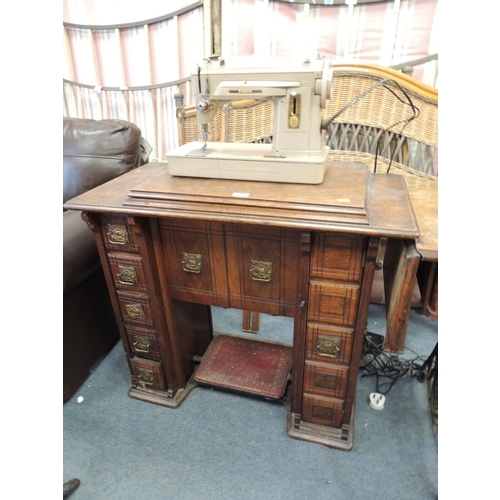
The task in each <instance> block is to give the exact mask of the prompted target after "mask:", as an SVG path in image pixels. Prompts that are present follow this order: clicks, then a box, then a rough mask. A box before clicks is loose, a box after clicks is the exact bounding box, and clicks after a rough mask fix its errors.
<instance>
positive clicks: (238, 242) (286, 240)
mask: <svg viewBox="0 0 500 500" xmlns="http://www.w3.org/2000/svg"><path fill="white" fill-rule="evenodd" d="M225 236H226V252H227V272H228V278H229V291H230V295H229V296H230V303H231V307H234V308H236V309H243V310H247V311H261V312H265V313H267V314H273V315H281V316H293V315H294V306H295V299H296V296H297V286H298V283H297V280H298V273H297V269H298V268H299V255H300V254H299V236H300V233H299V232H298V231H294V230H286V229H279V228H275V227H266V226H243V225H239V224H226V225H225Z"/></svg>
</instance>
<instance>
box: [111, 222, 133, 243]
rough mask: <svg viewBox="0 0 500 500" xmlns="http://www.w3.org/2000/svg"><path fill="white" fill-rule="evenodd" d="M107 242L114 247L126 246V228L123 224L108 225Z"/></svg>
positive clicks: (128, 240)
mask: <svg viewBox="0 0 500 500" xmlns="http://www.w3.org/2000/svg"><path fill="white" fill-rule="evenodd" d="M107 235H108V241H109V242H110V243H113V244H115V245H126V244H127V243H130V239H129V237H128V231H127V226H124V225H123V224H108V232H107Z"/></svg>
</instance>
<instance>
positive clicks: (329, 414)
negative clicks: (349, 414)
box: [302, 394, 344, 427]
mask: <svg viewBox="0 0 500 500" xmlns="http://www.w3.org/2000/svg"><path fill="white" fill-rule="evenodd" d="M343 413H344V401H342V400H339V399H333V398H327V397H325V396H314V395H312V394H304V398H303V401H302V420H304V422H310V423H312V424H318V425H326V426H328V427H341V426H342V417H343Z"/></svg>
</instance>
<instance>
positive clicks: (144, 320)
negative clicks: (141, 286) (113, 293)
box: [117, 290, 155, 328]
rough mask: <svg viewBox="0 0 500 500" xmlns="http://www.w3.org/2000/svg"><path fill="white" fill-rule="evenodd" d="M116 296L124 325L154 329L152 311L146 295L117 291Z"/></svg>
mask: <svg viewBox="0 0 500 500" xmlns="http://www.w3.org/2000/svg"><path fill="white" fill-rule="evenodd" d="M117 295H118V302H119V304H120V310H121V313H122V318H123V321H124V323H125V324H129V325H132V326H133V325H136V326H147V327H152V328H154V326H155V323H154V319H153V311H152V310H151V303H150V300H149V296H148V295H146V294H139V293H126V292H122V291H120V290H118V291H117Z"/></svg>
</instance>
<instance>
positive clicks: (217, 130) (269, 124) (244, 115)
mask: <svg viewBox="0 0 500 500" xmlns="http://www.w3.org/2000/svg"><path fill="white" fill-rule="evenodd" d="M176 104H177V106H176V116H177V122H178V126H179V143H180V144H181V145H182V144H185V143H187V142H191V141H201V140H202V137H201V127H200V124H199V123H198V120H197V117H196V109H195V107H194V106H184V98H183V96H182V95H181V94H177V96H176ZM208 134H209V136H208V141H212V142H248V143H249V142H266V143H270V142H272V134H273V104H272V101H270V100H269V99H262V100H250V99H248V100H240V101H231V102H224V103H223V104H222V106H221V109H220V110H219V111H218V112H217V114H216V116H215V119H214V120H212V121H211V122H210V123H209V124H208Z"/></svg>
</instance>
